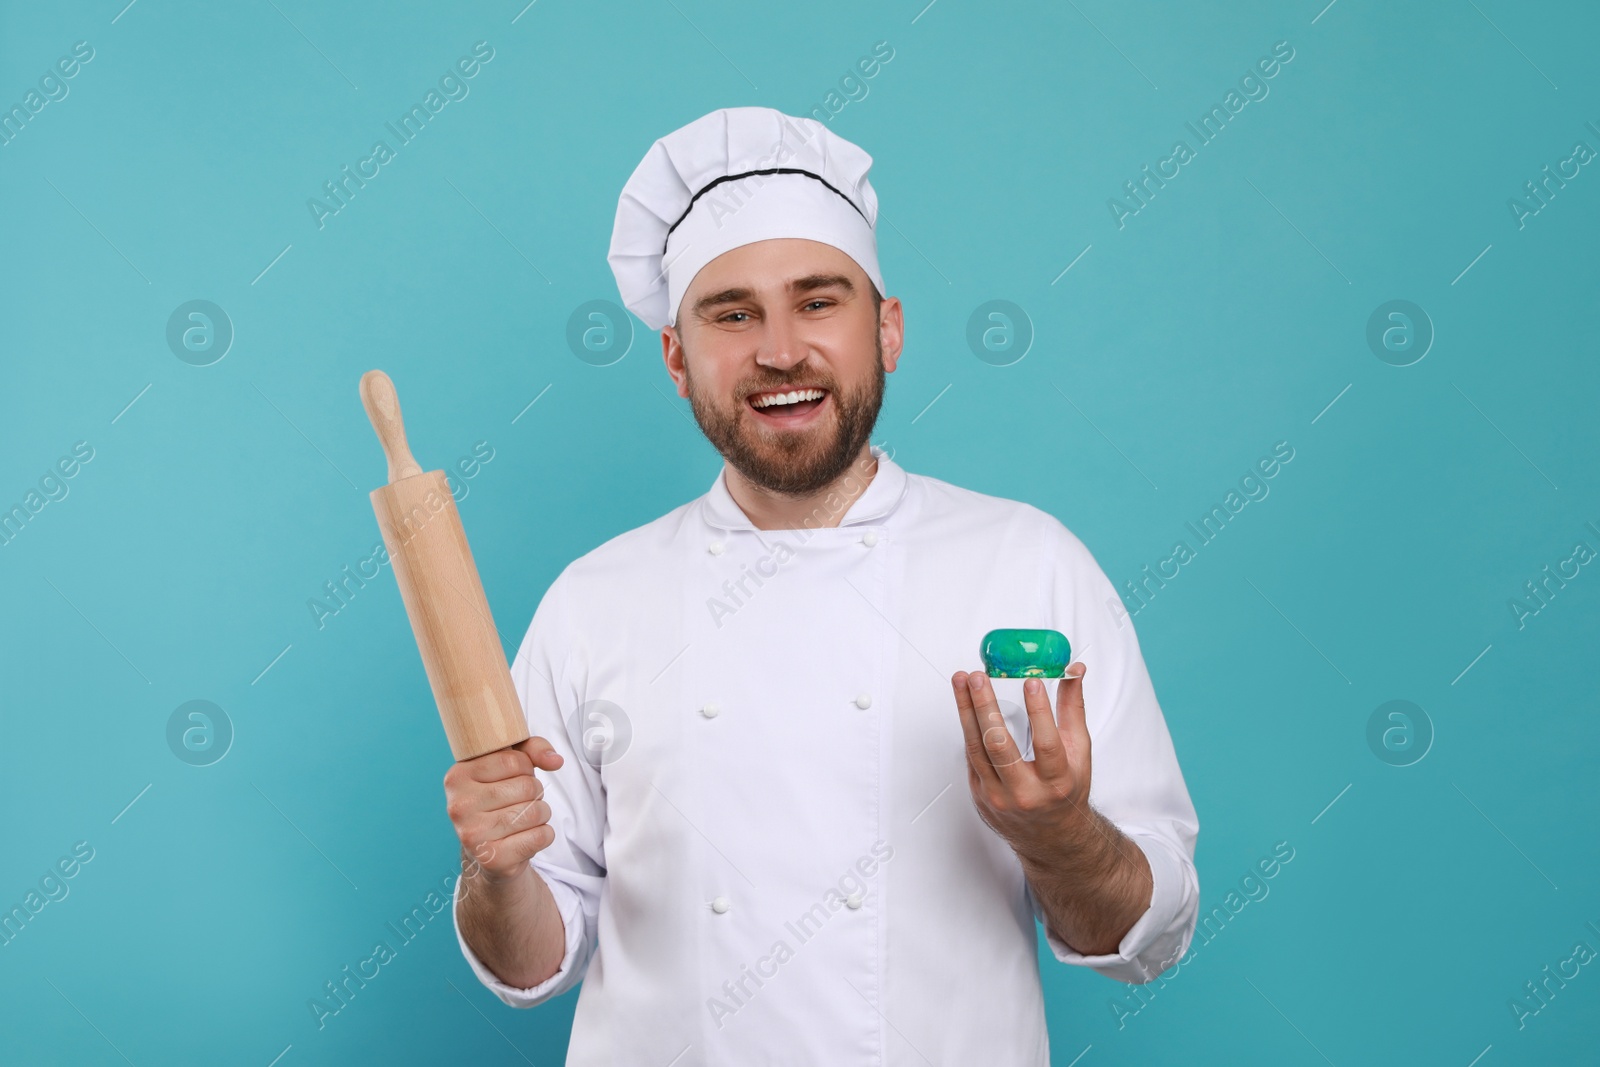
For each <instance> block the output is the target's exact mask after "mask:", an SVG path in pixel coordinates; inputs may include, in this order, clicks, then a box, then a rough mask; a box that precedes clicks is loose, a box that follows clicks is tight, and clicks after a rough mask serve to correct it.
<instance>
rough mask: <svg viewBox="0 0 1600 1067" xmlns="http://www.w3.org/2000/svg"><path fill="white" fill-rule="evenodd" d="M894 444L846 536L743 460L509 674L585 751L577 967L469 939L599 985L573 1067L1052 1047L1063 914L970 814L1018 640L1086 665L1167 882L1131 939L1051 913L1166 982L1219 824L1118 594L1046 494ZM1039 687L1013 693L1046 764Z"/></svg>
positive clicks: (559, 834)
mask: <svg viewBox="0 0 1600 1067" xmlns="http://www.w3.org/2000/svg"><path fill="white" fill-rule="evenodd" d="M872 451H873V454H874V455H876V456H877V458H878V470H877V473H876V475H875V476H874V477H873V479H872V482H871V483H870V484H869V485H868V487H867V489H866V491H865V492H864V493H863V494H862V495H861V496H860V497H858V498H857V499H856V501H855V502H854V503H853V504H852V505H851V507H850V508H849V510H848V511H847V512H846V513H845V515H844V518H843V521H842V522H841V524H840V525H839V526H837V527H828V528H818V529H798V530H758V529H756V528H755V526H754V525H753V524H752V523H751V522H750V521H749V519H748V518H747V517H746V516H745V515H744V513H743V511H741V510H740V508H739V506H738V505H737V504H736V503H735V502H734V500H733V498H732V497H731V496H730V495H729V493H728V490H727V485H726V481H725V479H724V475H722V474H720V473H719V474H718V476H717V479H716V481H715V482H714V483H713V485H712V487H711V489H710V491H709V492H708V493H707V494H706V495H705V496H702V497H700V498H698V499H696V500H694V501H691V502H690V503H688V504H685V505H683V506H681V507H678V508H676V509H674V510H673V511H671V512H669V513H668V514H666V515H664V516H662V517H661V518H659V519H657V520H656V521H654V522H651V523H649V524H647V525H645V526H641V527H639V528H637V529H634V530H630V531H628V532H627V533H624V534H622V535H620V536H618V537H615V538H613V539H612V540H610V541H608V542H606V543H605V544H603V545H601V546H600V547H599V548H597V549H595V550H594V551H592V552H590V553H588V554H587V555H585V556H583V557H581V558H580V559H577V560H575V561H574V562H573V563H571V564H570V565H568V566H567V567H566V568H565V570H563V571H562V573H561V574H560V575H559V576H558V577H557V579H556V580H555V582H554V583H552V585H551V586H550V588H549V589H548V590H547V591H546V592H545V595H544V597H543V599H542V600H541V601H540V603H539V607H538V610H537V611H536V612H535V613H534V617H533V623H532V625H531V627H530V628H529V630H528V634H527V636H526V638H525V639H524V641H523V643H522V646H521V649H520V650H519V652H518V654H517V657H516V659H515V661H514V662H513V663H512V665H511V673H512V677H513V679H514V680H515V682H516V687H517V692H518V695H519V696H520V697H521V700H522V705H523V708H524V710H525V711H526V713H527V716H528V724H529V727H530V729H531V730H532V731H533V733H535V734H537V735H539V736H541V737H544V738H546V739H548V740H549V741H550V742H551V743H552V744H553V745H554V746H555V748H556V749H557V751H559V752H560V753H561V755H562V756H563V757H564V759H565V762H564V763H563V764H562V766H561V769H560V770H558V771H555V772H553V773H549V772H544V771H540V772H539V777H540V779H541V780H542V781H543V782H544V783H545V793H544V797H545V800H546V801H548V802H549V804H550V807H551V811H552V815H551V819H550V823H551V826H552V828H553V829H554V830H555V832H556V838H555V842H554V843H553V844H552V845H551V846H550V847H549V848H546V849H545V850H544V851H542V852H540V853H538V854H537V855H536V856H535V857H534V858H533V860H532V863H533V867H534V869H535V870H536V871H537V872H538V874H539V875H540V876H541V877H543V878H544V880H545V881H546V882H547V883H548V884H549V886H550V891H551V893H552V895H553V896H554V898H555V901H556V903H557V905H558V906H559V908H560V911H561V917H562V920H563V922H564V924H565V930H566V956H565V958H564V959H563V960H562V963H561V966H560V969H559V970H557V971H556V973H555V974H553V975H551V976H550V978H548V979H547V980H546V981H544V982H542V983H540V984H539V985H537V986H533V987H531V988H526V989H519V988H515V987H513V986H509V985H506V984H505V983H503V982H501V981H499V980H497V979H496V978H495V976H494V975H493V974H492V973H491V972H490V971H489V970H488V969H487V968H486V967H484V966H483V964H482V962H481V961H479V960H478V959H477V957H476V956H475V955H474V954H473V953H472V951H471V950H470V949H469V948H468V947H467V945H466V942H465V940H462V941H461V950H462V952H463V953H464V954H465V955H466V958H467V961H468V962H469V963H470V964H471V965H472V968H473V970H474V971H475V972H476V974H477V976H478V978H479V980H480V981H482V982H483V983H484V985H486V986H488V987H489V988H490V989H491V990H493V991H494V992H495V994H496V995H498V996H499V997H500V999H501V1000H503V1001H505V1002H506V1003H507V1004H511V1005H514V1006H518V1007H529V1006H532V1005H535V1004H539V1003H541V1002H543V1001H545V1000H548V999H550V998H551V997H554V996H557V995H559V994H561V993H563V992H565V991H567V990H569V989H571V988H572V987H573V986H574V985H576V984H577V983H578V982H579V981H580V980H583V987H582V989H581V990H580V992H579V994H578V1000H577V1005H576V1009H575V1013H574V1016H573V1023H572V1037H571V1042H570V1044H569V1047H568V1053H567V1061H566V1062H567V1064H569V1065H571V1067H600V1065H606V1067H637V1065H639V1064H667V1063H673V1064H675V1067H691V1065H701V1064H704V1065H716V1067H724V1065H726V1067H748V1065H752V1064H793V1065H806V1067H810V1065H815V1064H828V1065H830V1067H848V1065H853V1064H883V1065H887V1067H902V1065H903V1067H912V1065H918V1067H922V1065H925V1064H927V1063H930V1062H931V1063H939V1064H945V1063H951V1064H997V1065H1005V1067H1022V1065H1027V1067H1033V1065H1039V1067H1044V1065H1046V1064H1047V1063H1048V1062H1049V1042H1048V1037H1047V1034H1046V1031H1045V1015H1044V1003H1043V997H1042V995H1041V989H1040V982H1039V971H1038V958H1037V953H1036V933H1035V930H1036V927H1035V920H1036V919H1042V918H1043V916H1042V913H1041V912H1040V910H1039V908H1038V905H1037V902H1036V901H1035V900H1034V898H1033V895H1032V892H1031V890H1030V889H1029V887H1028V885H1027V882H1026V880H1025V879H1024V877H1023V874H1022V868H1021V864H1020V862H1019V861H1018V860H1017V858H1016V854H1015V853H1014V852H1012V850H1011V848H1010V846H1009V845H1008V844H1006V842H1005V841H1004V840H1003V839H1002V838H1000V837H999V836H998V835H996V834H995V833H994V832H993V831H992V830H990V829H989V827H988V826H987V825H986V824H985V823H984V822H983V821H982V819H980V818H979V816H978V814H977V811H976V809H975V807H974V805H973V801H972V797H971V794H970V791H969V787H968V784H967V771H966V755H965V748H964V742H963V736H962V732H961V723H960V719H959V717H958V715H957V712H956V706H955V699H954V697H953V695H952V693H951V687H950V676H951V675H952V674H954V673H955V672H956V671H958V670H976V669H981V661H980V659H979V656H978V643H979V641H980V639H981V638H982V637H983V635H984V634H985V633H986V632H988V631H989V630H992V629H996V628H1000V627H1049V628H1052V629H1056V630H1060V631H1061V632H1062V633H1064V634H1066V635H1067V637H1068V639H1069V640H1070V641H1071V643H1072V647H1073V650H1074V656H1075V657H1076V658H1081V659H1082V660H1083V661H1084V662H1085V663H1087V664H1088V667H1089V670H1088V674H1087V676H1086V678H1085V679H1084V701H1085V705H1086V708H1087V716H1088V726H1089V732H1090V735H1091V737H1092V738H1093V741H1094V780H1093V785H1092V789H1091V793H1090V802H1091V803H1092V804H1093V805H1094V806H1095V808H1096V809H1098V810H1099V811H1100V812H1102V813H1103V814H1104V815H1105V816H1106V817H1107V818H1108V819H1110V820H1111V821H1113V822H1114V823H1116V824H1117V825H1118V826H1119V827H1121V829H1122V830H1123V832H1124V833H1126V834H1127V835H1128V836H1129V837H1131V838H1132V840H1133V841H1134V842H1135V843H1136V844H1137V845H1138V846H1139V848H1140V849H1141V850H1143V852H1144V854H1145V856H1146V857H1147V858H1148V859H1149V862H1150V869H1151V872H1152V874H1153V876H1154V890H1153V893H1152V898H1151V901H1150V905H1149V908H1148V909H1147V910H1146V911H1145V913H1144V914H1143V916H1142V917H1140V919H1139V920H1138V922H1136V923H1135V924H1134V926H1133V928H1132V929H1131V930H1129V931H1128V934H1127V936H1126V937H1124V938H1123V940H1122V944H1121V945H1120V946H1119V948H1118V951H1117V952H1115V953H1111V954H1108V955H1103V956H1084V955H1080V954H1079V953H1076V952H1074V951H1072V950H1071V949H1070V948H1068V946H1067V945H1066V944H1065V943H1064V942H1062V941H1061V940H1059V939H1058V938H1056V937H1055V936H1054V935H1053V934H1051V933H1049V931H1048V930H1046V938H1047V942H1048V944H1049V947H1050V949H1051V950H1052V951H1053V953H1054V954H1055V958H1056V959H1058V960H1060V961H1062V962H1063V963H1070V964H1077V965H1080V966H1085V967H1091V968H1093V969H1094V970H1096V971H1098V972H1100V973H1101V974H1103V975H1106V976H1108V977H1111V978H1115V979H1120V980H1124V981H1141V980H1145V979H1148V978H1150V977H1152V976H1153V975H1155V974H1156V973H1158V972H1160V971H1161V970H1163V969H1164V968H1166V967H1168V966H1170V965H1171V964H1172V963H1173V962H1175V961H1176V959H1177V958H1178V957H1179V956H1180V955H1181V954H1182V953H1183V952H1184V951H1185V950H1186V949H1187V947H1188V944H1189V940H1190V938H1191V937H1192V935H1193V933H1194V924H1195V916H1196V910H1197V905H1198V898H1199V882H1198V877H1197V875H1196V873H1195V867H1194V859H1193V857H1194V847H1195V838H1196V836H1197V834H1198V832H1199V822H1198V820H1197V818H1196V816H1195V811H1194V807H1193V805H1192V804H1191V802H1190V799H1189V794H1188V790H1187V789H1186V787H1185V785H1184V781H1183V775H1182V773H1181V772H1180V770H1179V767H1178V761H1177V758H1176V755H1175V754H1174V752H1173V748H1172V742H1171V738H1170V737H1169V735H1168V732H1167V727H1166V722H1165V720H1164V719H1163V717H1162V714H1161V709H1160V707H1159V706H1158V705H1157V703H1156V696H1155V692H1154V690H1153V688H1152V686H1151V683H1150V677H1149V674H1148V673H1147V671H1146V669H1145V664H1144V660H1143V658H1142V657H1141V655H1140V652H1139V645H1138V641H1137V639H1136V637H1135V636H1134V631H1133V627H1132V623H1131V621H1130V620H1129V619H1128V617H1127V616H1126V615H1125V614H1122V613H1120V612H1118V611H1116V610H1115V606H1116V605H1117V604H1118V603H1119V601H1118V599H1117V594H1116V591H1115V590H1114V589H1113V588H1112V586H1111V583H1110V581H1108V580H1107V578H1106V576H1105V574H1104V573H1103V572H1102V571H1101V569H1100V567H1099V566H1098V565H1097V564H1096V563H1095V561H1094V559H1093V557H1092V556H1091V555H1090V553H1089V551H1088V549H1086V548H1085V547H1084V545H1083V544H1082V543H1081V542H1080V541H1079V540H1078V539H1077V538H1076V537H1075V536H1073V534H1072V533H1070V532H1069V531H1068V530H1067V529H1066V527H1064V526H1063V525H1062V524H1061V523H1060V522H1059V521H1057V520H1056V519H1055V518H1054V517H1052V516H1050V515H1048V514H1046V513H1045V512H1043V511H1041V510H1039V509H1038V508H1035V507H1032V506H1031V505H1028V504H1024V503H1020V502H1017V501H1012V500H1005V499H1001V498H998V497H992V496H986V495H983V494H979V493H975V492H971V491H969V490H966V489H962V488H960V487H958V486H954V485H951V484H949V483H947V482H943V481H940V480H938V479H934V478H928V477H924V476H921V475H915V474H909V473H907V472H906V471H905V470H904V469H902V468H901V467H900V466H898V465H897V464H896V463H895V462H894V461H893V460H892V459H890V458H889V456H887V455H886V454H885V453H884V452H883V451H882V450H881V449H880V448H878V447H877V446H873V448H872ZM863 527H870V529H868V530H867V531H866V532H867V534H868V535H873V531H874V530H875V531H877V532H878V534H879V535H881V536H871V540H870V541H869V540H868V539H867V537H864V536H863ZM863 541H867V543H868V544H871V543H872V542H879V543H878V544H877V547H874V548H873V549H872V551H870V552H864V551H862V547H861V546H862V543H863ZM707 544H720V545H721V546H722V548H723V551H721V552H720V553H708V552H707V551H706V546H707ZM1021 686H1022V683H1021V682H1020V681H1016V680H996V682H995V687H996V689H997V690H998V695H999V696H1000V697H1001V699H1002V700H1009V701H1013V702H1014V703H1015V704H1016V705H1018V710H1017V711H1013V712H1011V713H1009V714H1008V715H1007V720H1008V723H1009V725H1010V726H1011V727H1012V729H1013V731H1014V732H1015V731H1017V730H1022V731H1024V734H1023V735H1022V736H1019V737H1018V742H1019V745H1020V747H1022V749H1023V751H1024V753H1025V754H1031V738H1029V737H1027V736H1026V735H1025V731H1026V718H1025V716H1024V715H1023V714H1021V713H1020V705H1021V703H1022V689H1021ZM1055 690H1056V687H1055V684H1054V683H1050V684H1048V685H1047V687H1046V692H1047V693H1048V694H1049V696H1050V698H1051V701H1052V703H1053V702H1054V698H1055ZM852 694H856V696H855V697H854V698H853V697H852ZM863 698H865V700H866V703H870V706H871V713H870V714H863V711H862V708H863V707H865V706H866V705H865V704H864V703H863ZM717 710H720V711H722V712H725V713H726V714H722V715H720V716H718V717H715V718H712V717H710V716H712V715H714V714H715V712H716V711H717ZM602 722H603V724H604V729H603V730H596V729H594V724H596V723H602ZM596 737H598V738H600V739H601V740H602V741H604V742H605V743H604V744H603V745H598V746H597V745H595V744H593V741H594V739H595V738H596ZM586 746H587V747H586ZM459 886H460V883H459V882H458V888H457V892H458V893H459V892H460V889H459ZM734 901H736V903H737V906H731V905H730V902H734ZM457 936H458V938H459V927H458V935H457ZM1107 992H1108V994H1109V993H1111V992H1112V990H1110V989H1108V990H1107ZM1074 1040H1075V1039H1074Z"/></svg>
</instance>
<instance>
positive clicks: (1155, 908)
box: [1023, 832, 1195, 983]
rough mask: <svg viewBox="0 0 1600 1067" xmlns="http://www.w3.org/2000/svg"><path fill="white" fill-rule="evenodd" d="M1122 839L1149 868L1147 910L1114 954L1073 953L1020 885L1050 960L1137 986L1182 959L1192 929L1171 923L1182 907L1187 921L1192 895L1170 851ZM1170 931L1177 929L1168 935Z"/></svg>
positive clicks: (1145, 840)
mask: <svg viewBox="0 0 1600 1067" xmlns="http://www.w3.org/2000/svg"><path fill="white" fill-rule="evenodd" d="M1125 834H1126V836H1127V837H1128V839H1129V840H1130V841H1132V842H1133V843H1134V844H1136V845H1138V846H1139V849H1140V850H1141V851H1142V852H1143V853H1144V855H1145V859H1146V860H1147V861H1148V862H1149V864H1150V882H1151V888H1150V905H1149V907H1147V908H1145V911H1144V914H1143V915H1141V916H1139V921H1138V922H1136V923H1134V924H1133V926H1132V927H1131V928H1130V929H1129V930H1128V932H1127V933H1126V934H1124V935H1123V938H1122V942H1121V943H1120V944H1119V945H1118V946H1117V951H1115V952H1109V953H1104V954H1102V955H1098V956H1086V955H1084V954H1083V953H1081V952H1075V951H1073V950H1072V948H1070V947H1069V946H1068V945H1067V943H1066V942H1065V941H1062V940H1061V939H1060V938H1059V937H1057V936H1056V935H1055V934H1054V933H1052V932H1051V930H1050V926H1049V923H1047V922H1046V921H1045V916H1044V910H1043V909H1042V908H1041V907H1040V906H1039V902H1038V900H1037V899H1036V898H1035V897H1034V895H1033V887H1032V886H1029V885H1027V883H1026V882H1024V883H1023V884H1024V886H1025V887H1026V891H1027V896H1028V903H1029V905H1030V906H1031V907H1032V909H1033V914H1034V918H1036V919H1038V920H1039V922H1040V923H1041V924H1042V925H1043V926H1044V932H1045V942H1046V943H1047V944H1048V945H1049V946H1050V951H1051V952H1052V953H1053V954H1054V955H1055V958H1056V959H1058V960H1060V961H1061V962H1062V963H1070V964H1073V965H1075V966H1079V967H1088V968H1091V969H1092V970H1094V971H1097V972H1098V973H1100V974H1103V975H1105V976H1106V977H1107V978H1114V979H1117V980H1118V981H1122V982H1137V983H1142V982H1148V981H1150V979H1152V978H1154V977H1155V976H1156V975H1158V974H1160V973H1161V972H1162V971H1164V970H1166V969H1167V968H1168V967H1171V966H1172V965H1173V964H1174V963H1176V962H1177V961H1178V958H1179V957H1180V956H1182V955H1183V952H1184V949H1185V948H1187V946H1188V941H1189V938H1190V937H1191V936H1192V935H1193V932H1194V929H1193V925H1192V922H1184V923H1181V924H1179V923H1178V922H1177V920H1178V919H1179V917H1180V915H1181V914H1182V913H1183V911H1184V910H1185V908H1186V907H1187V909H1188V912H1189V917H1190V919H1192V918H1193V914H1194V911H1195V904H1194V902H1193V901H1192V900H1190V899H1189V898H1190V897H1191V896H1193V894H1191V893H1189V892H1188V891H1187V889H1186V884H1187V878H1186V875H1185V870H1184V865H1183V864H1182V863H1181V862H1180V861H1179V860H1178V858H1177V857H1176V856H1175V855H1173V853H1172V850H1171V849H1169V848H1168V847H1167V846H1166V845H1164V844H1162V843H1161V842H1160V841H1157V840H1156V839H1154V838H1152V837H1147V836H1145V835H1143V834H1128V833H1126V832H1125ZM1175 925H1177V927H1178V928H1177V929H1174V926H1175ZM1169 957H1170V958H1169Z"/></svg>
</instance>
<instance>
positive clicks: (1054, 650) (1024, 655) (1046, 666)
mask: <svg viewBox="0 0 1600 1067" xmlns="http://www.w3.org/2000/svg"><path fill="white" fill-rule="evenodd" d="M978 655H980V656H982V657H983V670H984V673H985V674H987V675H988V676H989V677H991V678H1060V677H1061V676H1062V675H1063V674H1065V673H1066V670H1067V664H1068V663H1070V662H1072V646H1071V645H1070V644H1068V643H1067V638H1066V635H1065V634H1063V633H1060V632H1059V631H1056V630H990V631H989V632H988V633H986V634H984V635H983V641H982V643H981V644H979V645H978Z"/></svg>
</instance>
